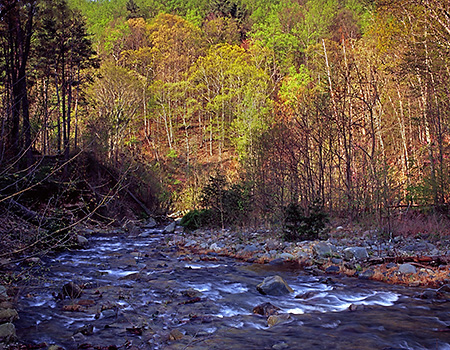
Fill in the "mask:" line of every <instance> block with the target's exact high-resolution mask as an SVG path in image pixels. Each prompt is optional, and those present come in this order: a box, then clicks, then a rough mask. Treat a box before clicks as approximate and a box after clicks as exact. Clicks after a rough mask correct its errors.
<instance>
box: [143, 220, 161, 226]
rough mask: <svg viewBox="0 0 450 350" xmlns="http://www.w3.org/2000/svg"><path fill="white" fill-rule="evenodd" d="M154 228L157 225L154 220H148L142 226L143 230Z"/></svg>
mask: <svg viewBox="0 0 450 350" xmlns="http://www.w3.org/2000/svg"><path fill="white" fill-rule="evenodd" d="M156 226H158V223H157V222H156V220H155V219H154V218H149V219H148V220H147V222H146V223H145V224H144V226H142V227H143V228H155V227H156Z"/></svg>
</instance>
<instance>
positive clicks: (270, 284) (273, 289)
mask: <svg viewBox="0 0 450 350" xmlns="http://www.w3.org/2000/svg"><path fill="white" fill-rule="evenodd" d="M256 289H257V290H258V292H260V293H261V294H264V295H285V294H289V293H292V292H293V291H294V290H293V289H292V288H291V287H289V285H288V284H287V283H286V282H285V281H284V280H283V278H281V277H280V276H271V277H266V278H265V279H264V281H262V282H261V283H260V284H258V286H257V287H256Z"/></svg>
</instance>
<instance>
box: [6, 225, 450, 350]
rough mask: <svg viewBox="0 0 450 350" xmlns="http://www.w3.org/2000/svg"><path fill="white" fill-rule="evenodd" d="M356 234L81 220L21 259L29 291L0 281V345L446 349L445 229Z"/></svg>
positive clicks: (449, 325) (449, 324)
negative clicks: (37, 253)
mask: <svg viewBox="0 0 450 350" xmlns="http://www.w3.org/2000/svg"><path fill="white" fill-rule="evenodd" d="M348 237H349V235H348V233H347V232H345V230H344V229H343V228H337V229H335V230H334V231H332V232H331V233H330V238H329V239H328V240H326V241H313V242H311V241H305V242H296V243H289V242H284V241H282V240H281V239H279V238H278V237H277V236H276V235H275V234H274V233H273V232H270V231H264V230H259V231H246V232H244V231H231V230H218V231H212V230H203V231H195V232H184V231H183V230H182V228H180V227H178V226H177V225H176V224H175V223H173V224H171V225H169V226H167V227H166V228H165V229H159V228H155V227H153V225H148V226H147V227H143V228H142V227H138V226H136V227H134V228H132V229H129V230H128V231H125V232H124V231H114V232H110V233H107V234H105V233H104V232H103V233H101V234H99V233H98V232H92V231H84V235H81V231H80V235H78V237H77V238H76V239H77V244H78V245H79V246H80V247H81V249H80V250H76V251H72V252H70V251H69V252H65V253H59V254H55V255H53V256H49V257H45V258H43V259H42V260H39V259H38V260H34V261H31V262H30V261H28V262H27V263H28V264H30V263H35V268H34V271H35V273H34V275H33V276H32V278H30V280H29V281H28V282H27V284H26V285H24V286H23V287H22V288H21V293H19V294H17V290H15V291H14V290H11V289H10V290H7V289H6V288H4V287H1V286H0V341H1V342H3V343H2V344H3V345H1V344H0V349H1V348H2V347H6V348H9V349H31V348H42V349H52V350H53V349H76V348H84V349H94V348H95V349H106V348H108V349H113V348H123V349H125V348H127V349H158V348H164V349H165V348H167V349H213V348H217V349H219V348H222V349H223V348H227V349H240V348H242V344H244V343H245V344H247V345H249V347H248V348H254V349H266V348H267V349H284V348H291V349H295V348H296V345H295V344H298V343H299V342H300V343H301V344H309V345H308V346H309V347H310V348H315V349H316V348H317V349H322V348H323V349H328V348H330V346H334V348H336V349H350V348H355V347H354V346H358V348H359V349H374V348H377V349H392V348H405V349H421V350H422V349H431V344H432V343H433V344H437V345H436V346H437V347H433V349H449V348H450V338H449V337H447V335H448V334H450V332H449V331H450V319H449V317H448V315H449V313H448V310H449V306H448V305H449V301H450V286H449V279H450V276H449V273H450V271H449V269H448V265H447V260H446V258H448V257H449V246H448V244H449V243H448V242H439V241H430V240H426V239H424V238H420V239H417V238H414V239H413V238H393V239H391V240H389V239H384V240H383V239H380V238H378V236H377V235H376V234H374V233H370V232H368V233H366V234H364V235H360V237H359V238H348ZM17 269H18V271H20V270H21V266H17ZM279 278H280V279H281V281H282V282H280V283H281V285H279V286H277V287H275V288H276V290H277V292H276V293H275V294H274V295H270V294H271V293H272V292H267V289H266V287H265V285H264V283H265V282H267V281H273V280H275V281H279ZM372 280H378V281H372ZM379 281H384V282H388V283H380V282H379ZM284 283H285V284H286V288H284V287H283V286H284ZM391 283H392V284H398V286H390V284H391ZM280 286H281V289H280ZM280 290H286V291H287V292H286V293H285V292H280V293H278V291H280ZM266 294H268V295H266ZM16 309H17V310H18V311H19V315H18V314H17V311H16ZM348 312H350V313H351V315H350V314H348ZM18 316H20V318H19V319H18ZM279 324H281V325H282V327H281V328H280V326H279ZM374 327H375V328H374ZM377 327H378V328H377ZM417 327H420V336H419V333H417V330H418V329H417ZM388 328H389V330H388ZM391 328H392V329H391ZM352 329H353V331H351V333H352V334H353V335H349V333H348V332H349V330H352ZM330 330H331V331H330ZM299 331H301V332H300V333H299ZM325 331H326V332H327V333H326V334H327V336H326V337H325V338H326V339H325V338H324V339H323V340H322V337H324V332H325ZM329 332H331V333H332V336H331V337H329V339H328V338H327V337H328V336H329ZM364 332H365V333H364ZM398 332H400V333H399V334H397V333H398ZM359 333H361V335H358V336H356V334H359ZM17 337H18V338H19V340H20V341H19V342H18V343H17V342H16V343H14V342H12V341H14V340H15V339H17ZM336 338H337V339H340V340H339V342H338V343H337V344H336ZM318 339H320V340H318ZM446 339H447V340H446ZM11 342H12V343H11ZM6 343H10V344H11V345H9V346H6V345H5V344H6ZM356 344H358V345H356ZM375 345H376V346H375ZM111 346H113V347H111ZM114 346H115V347H114ZM224 346H225V347H224ZM352 346H353V347H352ZM374 346H375V347H374Z"/></svg>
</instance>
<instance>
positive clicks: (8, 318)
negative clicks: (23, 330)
mask: <svg viewBox="0 0 450 350" xmlns="http://www.w3.org/2000/svg"><path fill="white" fill-rule="evenodd" d="M18 318H19V315H18V314H17V311H16V310H15V309H0V323H6V322H13V321H15V320H17V319H18Z"/></svg>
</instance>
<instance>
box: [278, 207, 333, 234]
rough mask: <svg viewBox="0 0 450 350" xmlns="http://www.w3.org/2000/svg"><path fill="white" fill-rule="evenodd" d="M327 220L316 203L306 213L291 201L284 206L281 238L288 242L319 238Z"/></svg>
mask: <svg viewBox="0 0 450 350" xmlns="http://www.w3.org/2000/svg"><path fill="white" fill-rule="evenodd" d="M327 222H328V215H327V214H326V213H325V212H324V211H323V210H322V207H321V206H319V205H318V204H313V205H311V206H310V207H309V210H308V211H307V213H306V212H305V210H302V209H301V208H300V207H299V205H298V204H296V203H291V204H289V205H288V206H287V207H286V208H285V218H284V230H283V238H284V239H285V240H286V241H290V242H294V241H304V240H316V239H320V238H321V236H322V235H323V234H324V232H325V226H326V223H327Z"/></svg>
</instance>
